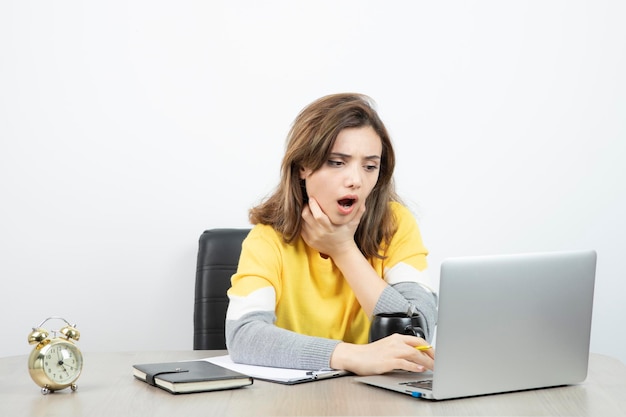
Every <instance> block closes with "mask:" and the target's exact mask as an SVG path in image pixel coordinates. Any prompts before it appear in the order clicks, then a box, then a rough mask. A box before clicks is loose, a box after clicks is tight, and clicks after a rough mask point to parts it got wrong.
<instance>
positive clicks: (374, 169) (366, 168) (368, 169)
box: [365, 165, 378, 171]
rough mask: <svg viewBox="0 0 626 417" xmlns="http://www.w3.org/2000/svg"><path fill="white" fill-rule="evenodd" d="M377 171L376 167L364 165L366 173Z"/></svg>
mask: <svg viewBox="0 0 626 417" xmlns="http://www.w3.org/2000/svg"><path fill="white" fill-rule="evenodd" d="M377 169H378V165H365V170H366V171H376V170H377Z"/></svg>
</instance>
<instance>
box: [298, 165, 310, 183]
mask: <svg viewBox="0 0 626 417" xmlns="http://www.w3.org/2000/svg"><path fill="white" fill-rule="evenodd" d="M310 173H311V170H310V169H307V168H305V167H300V179H301V180H304V179H306V177H308V176H309V174H310Z"/></svg>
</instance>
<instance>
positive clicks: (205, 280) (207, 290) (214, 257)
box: [193, 229, 250, 350]
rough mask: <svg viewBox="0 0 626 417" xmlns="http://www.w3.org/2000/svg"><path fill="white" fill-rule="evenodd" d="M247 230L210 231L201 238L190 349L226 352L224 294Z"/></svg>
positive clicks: (226, 303) (225, 302) (237, 260)
mask: <svg viewBox="0 0 626 417" xmlns="http://www.w3.org/2000/svg"><path fill="white" fill-rule="evenodd" d="M249 231H250V229H212V230H207V231H205V232H204V233H202V235H201V236H200V241H199V245H198V263H197V269H196V290H195V304H194V309H193V328H194V331H193V348H194V350H204V349H226V340H225V337H224V321H225V319H226V309H227V308H228V297H227V296H226V291H228V288H230V278H231V276H232V275H233V274H234V273H235V272H236V271H237V264H238V263H239V255H240V254H241V243H242V242H243V240H244V239H245V237H246V236H247V235H248V232H249Z"/></svg>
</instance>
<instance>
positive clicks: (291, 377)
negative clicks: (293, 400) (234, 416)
mask: <svg viewBox="0 0 626 417" xmlns="http://www.w3.org/2000/svg"><path fill="white" fill-rule="evenodd" d="M203 360H205V361H207V362H211V363H213V364H215V365H219V366H221V367H224V368H227V369H230V370H231V371H235V372H239V373H241V374H244V375H248V376H250V377H252V378H254V379H259V380H263V381H268V382H276V383H279V384H285V385H295V384H301V383H304V382H313V381H320V380H322V379H328V378H336V377H340V376H344V375H349V374H350V372H348V371H342V370H337V369H318V370H302V369H289V368H274V367H271V366H258V365H245V364H240V363H235V362H233V360H232V359H231V358H230V355H224V356H215V357H211V358H206V359H203Z"/></svg>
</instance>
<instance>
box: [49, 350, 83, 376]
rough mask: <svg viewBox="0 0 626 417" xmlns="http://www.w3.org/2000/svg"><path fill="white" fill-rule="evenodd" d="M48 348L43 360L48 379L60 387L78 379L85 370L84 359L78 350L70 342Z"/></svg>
mask: <svg viewBox="0 0 626 417" xmlns="http://www.w3.org/2000/svg"><path fill="white" fill-rule="evenodd" d="M48 347H49V349H47V351H46V352H45V353H44V356H43V360H42V362H43V363H42V367H43V371H44V373H45V374H46V375H47V376H48V378H49V379H50V380H51V381H53V382H55V383H57V384H60V385H62V384H70V383H71V382H73V381H74V380H75V379H77V378H78V376H79V375H80V371H81V370H82V368H83V357H82V355H81V354H80V352H79V351H78V348H77V347H76V346H74V345H73V344H72V343H69V342H59V343H52V344H50V345H49V346H48ZM42 353H43V352H42Z"/></svg>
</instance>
